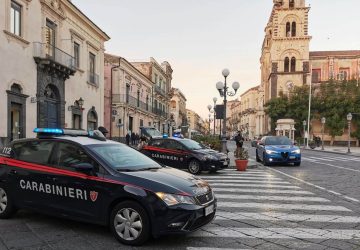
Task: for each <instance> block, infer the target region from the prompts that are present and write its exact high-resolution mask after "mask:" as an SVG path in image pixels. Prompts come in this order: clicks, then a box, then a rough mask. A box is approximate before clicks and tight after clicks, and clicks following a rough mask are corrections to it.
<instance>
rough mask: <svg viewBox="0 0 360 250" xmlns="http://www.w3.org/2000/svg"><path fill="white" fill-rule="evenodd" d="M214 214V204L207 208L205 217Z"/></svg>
mask: <svg viewBox="0 0 360 250" xmlns="http://www.w3.org/2000/svg"><path fill="white" fill-rule="evenodd" d="M213 212H214V204H212V205H210V206H208V207H206V208H205V216H208V215H209V214H211V213H213Z"/></svg>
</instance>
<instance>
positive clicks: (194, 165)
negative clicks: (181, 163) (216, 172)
mask: <svg viewBox="0 0 360 250" xmlns="http://www.w3.org/2000/svg"><path fill="white" fill-rule="evenodd" d="M188 170H189V172H190V173H191V174H195V175H197V174H200V173H201V165H200V162H199V161H198V160H195V159H193V160H191V161H190V162H189V165H188Z"/></svg>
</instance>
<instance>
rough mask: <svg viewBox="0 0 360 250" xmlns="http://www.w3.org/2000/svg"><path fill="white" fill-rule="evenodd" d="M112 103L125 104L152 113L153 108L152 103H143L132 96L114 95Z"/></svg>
mask: <svg viewBox="0 0 360 250" xmlns="http://www.w3.org/2000/svg"><path fill="white" fill-rule="evenodd" d="M112 102H113V104H120V103H125V104H128V105H129V106H130V107H134V108H139V109H140V110H142V111H147V112H152V106H151V105H150V103H145V102H142V101H140V100H138V99H137V98H136V97H133V96H131V95H123V94H122V95H120V94H118V95H113V100H112Z"/></svg>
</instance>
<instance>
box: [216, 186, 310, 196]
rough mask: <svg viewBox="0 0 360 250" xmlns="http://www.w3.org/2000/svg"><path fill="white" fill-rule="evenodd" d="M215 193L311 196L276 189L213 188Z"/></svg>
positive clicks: (302, 192) (298, 191) (295, 191)
mask: <svg viewBox="0 0 360 250" xmlns="http://www.w3.org/2000/svg"><path fill="white" fill-rule="evenodd" d="M213 190H214V191H215V192H232V193H266V194H292V195H296V194H309V195H313V194H314V193H311V192H309V191H302V190H278V189H272V190H268V189H256V188H250V189H246V188H216V187H215V188H213Z"/></svg>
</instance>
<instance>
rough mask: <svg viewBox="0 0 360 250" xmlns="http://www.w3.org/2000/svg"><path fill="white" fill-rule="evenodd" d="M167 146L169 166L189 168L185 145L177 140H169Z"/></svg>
mask: <svg viewBox="0 0 360 250" xmlns="http://www.w3.org/2000/svg"><path fill="white" fill-rule="evenodd" d="M165 148H166V149H167V150H168V158H167V159H166V160H167V162H168V164H167V165H169V166H172V167H176V168H187V166H185V164H184V161H185V162H186V153H185V147H184V146H183V145H182V144H180V143H179V142H177V141H175V140H167V142H166V144H165Z"/></svg>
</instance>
